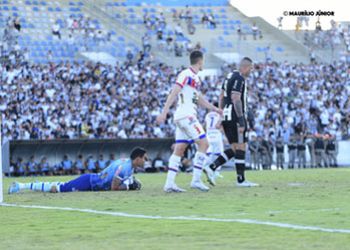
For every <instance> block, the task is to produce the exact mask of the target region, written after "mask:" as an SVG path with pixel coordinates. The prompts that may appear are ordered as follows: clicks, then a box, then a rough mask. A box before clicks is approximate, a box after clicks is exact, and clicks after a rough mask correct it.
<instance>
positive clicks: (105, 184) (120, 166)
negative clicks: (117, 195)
mask: <svg viewBox="0 0 350 250" xmlns="http://www.w3.org/2000/svg"><path fill="white" fill-rule="evenodd" d="M133 172H134V169H133V167H132V162H131V159H120V160H116V161H113V162H112V163H111V164H110V165H109V166H108V167H107V168H105V169H104V170H103V171H102V172H100V173H98V174H92V175H91V179H90V183H91V189H92V190H93V191H109V190H111V187H112V181H113V178H114V176H118V177H119V179H120V180H122V181H124V180H126V179H128V178H129V177H131V176H132V174H133Z"/></svg>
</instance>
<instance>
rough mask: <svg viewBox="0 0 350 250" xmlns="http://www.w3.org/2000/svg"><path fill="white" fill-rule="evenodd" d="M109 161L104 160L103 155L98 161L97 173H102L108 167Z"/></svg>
mask: <svg viewBox="0 0 350 250" xmlns="http://www.w3.org/2000/svg"><path fill="white" fill-rule="evenodd" d="M106 163H107V161H105V160H104V159H103V155H102V154H101V155H100V158H99V159H98V161H96V171H97V172H100V171H101V170H103V169H105V168H106V167H107V164H106Z"/></svg>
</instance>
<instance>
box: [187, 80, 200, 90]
mask: <svg viewBox="0 0 350 250" xmlns="http://www.w3.org/2000/svg"><path fill="white" fill-rule="evenodd" d="M187 85H189V86H191V87H192V88H197V86H198V84H197V82H196V81H195V80H194V79H193V78H192V77H188V78H187Z"/></svg>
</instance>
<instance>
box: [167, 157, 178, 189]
mask: <svg viewBox="0 0 350 250" xmlns="http://www.w3.org/2000/svg"><path fill="white" fill-rule="evenodd" d="M180 163H181V157H180V156H177V155H174V154H172V155H171V156H170V158H169V167H168V175H167V178H166V182H165V186H167V187H169V186H172V185H174V184H175V177H176V174H177V172H178V171H179V165H180Z"/></svg>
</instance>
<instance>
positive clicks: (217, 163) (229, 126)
mask: <svg viewBox="0 0 350 250" xmlns="http://www.w3.org/2000/svg"><path fill="white" fill-rule="evenodd" d="M222 126H223V128H224V132H225V135H226V138H227V140H228V142H229V144H231V145H232V143H233V141H234V135H233V128H235V127H237V125H236V124H235V123H233V122H231V121H224V122H223V123H222ZM234 156H235V152H234V151H233V150H232V148H229V149H226V150H225V151H223V152H222V153H221V154H220V155H219V156H218V157H216V159H215V160H214V161H213V162H212V163H211V164H210V165H209V166H208V167H206V168H205V171H204V173H205V174H206V175H207V179H208V182H209V183H210V184H211V185H213V186H215V185H216V181H215V179H216V176H217V175H216V174H215V171H216V170H217V169H218V168H219V167H221V166H222V165H224V164H225V163H226V162H228V161H229V160H230V159H231V158H233V157H234Z"/></svg>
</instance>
